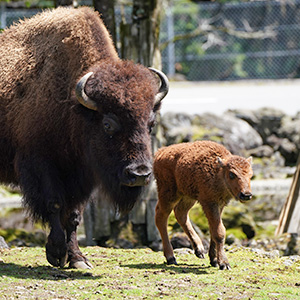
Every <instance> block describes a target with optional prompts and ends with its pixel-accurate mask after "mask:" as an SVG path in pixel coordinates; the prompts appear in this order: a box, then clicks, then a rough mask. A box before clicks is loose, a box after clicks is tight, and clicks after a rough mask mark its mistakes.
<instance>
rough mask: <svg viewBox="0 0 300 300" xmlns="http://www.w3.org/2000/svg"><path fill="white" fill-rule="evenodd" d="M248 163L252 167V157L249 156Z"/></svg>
mask: <svg viewBox="0 0 300 300" xmlns="http://www.w3.org/2000/svg"><path fill="white" fill-rule="evenodd" d="M247 162H248V163H249V164H250V165H252V162H253V159H252V156H249V157H248V158H247Z"/></svg>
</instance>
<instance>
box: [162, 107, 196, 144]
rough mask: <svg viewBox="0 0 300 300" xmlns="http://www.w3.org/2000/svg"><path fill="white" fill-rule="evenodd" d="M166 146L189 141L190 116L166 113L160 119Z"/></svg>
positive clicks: (191, 133)
mask: <svg viewBox="0 0 300 300" xmlns="http://www.w3.org/2000/svg"><path fill="white" fill-rule="evenodd" d="M161 125H162V128H163V131H164V136H165V139H166V142H165V143H166V144H167V145H171V144H176V143H181V142H187V141H190V140H191V136H192V135H193V132H192V116H190V115H188V114H183V113H182V114H181V113H171V112H169V113H166V114H164V116H163V117H162V119H161Z"/></svg>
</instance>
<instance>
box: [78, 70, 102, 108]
mask: <svg viewBox="0 0 300 300" xmlns="http://www.w3.org/2000/svg"><path fill="white" fill-rule="evenodd" d="M92 74H93V72H89V73H87V74H85V75H84V76H83V77H81V79H80V80H79V81H78V83H77V84H76V88H75V92H76V97H77V100H78V102H79V103H80V104H81V105H83V106H85V107H86V108H88V109H91V110H97V105H96V103H95V102H94V101H93V100H91V99H90V98H89V97H88V96H87V94H86V93H85V91H84V87H85V84H86V82H87V80H88V79H89V78H90V76H91V75H92Z"/></svg>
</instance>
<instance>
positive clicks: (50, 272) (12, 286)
mask: <svg viewBox="0 0 300 300" xmlns="http://www.w3.org/2000/svg"><path fill="white" fill-rule="evenodd" d="M229 249H230V250H229V251H227V255H228V259H229V261H230V263H231V266H232V270H231V271H220V270H218V269H217V268H213V267H210V266H209V261H208V259H207V257H206V258H205V259H204V260H199V259H198V258H196V257H195V256H194V255H193V254H190V253H189V251H182V252H179V253H178V252H176V257H177V261H178V265H177V266H167V265H165V263H164V257H163V254H162V252H153V251H152V250H150V249H148V248H145V249H134V250H124V249H111V248H101V247H87V248H83V249H82V250H83V252H84V253H85V254H86V255H87V256H88V257H89V259H90V261H91V262H92V264H93V265H94V269H92V270H89V271H88V272H86V271H81V270H71V269H67V268H65V269H57V268H53V267H51V266H50V265H49V264H48V263H47V261H46V258H45V250H44V248H39V247H37V248H13V249H11V250H0V276H1V277H0V287H1V294H0V299H79V300H80V299H162V298H163V299H293V300H294V299H297V298H298V299H300V276H299V273H300V260H298V261H297V262H294V263H293V264H292V265H288V264H286V263H285V261H286V260H287V258H268V257H264V256H261V255H259V254H258V253H255V252H252V251H251V250H250V249H247V248H229Z"/></svg>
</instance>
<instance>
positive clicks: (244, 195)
mask: <svg viewBox="0 0 300 300" xmlns="http://www.w3.org/2000/svg"><path fill="white" fill-rule="evenodd" d="M239 198H240V199H241V200H243V201H248V200H251V198H252V194H251V193H243V192H240V195H239Z"/></svg>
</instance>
